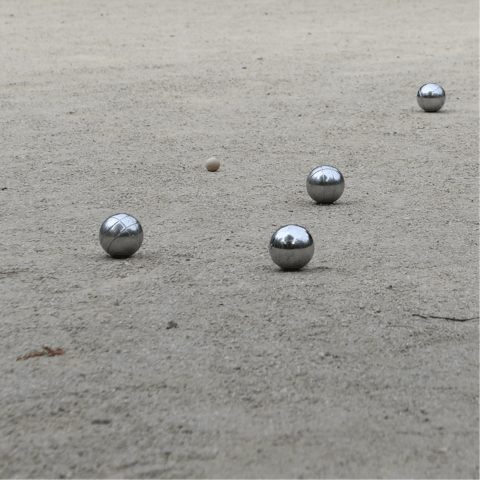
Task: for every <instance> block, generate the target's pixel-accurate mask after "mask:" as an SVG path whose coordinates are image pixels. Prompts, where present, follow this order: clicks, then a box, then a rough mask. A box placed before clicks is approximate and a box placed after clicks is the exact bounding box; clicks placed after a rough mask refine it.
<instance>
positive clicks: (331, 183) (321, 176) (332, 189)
mask: <svg viewBox="0 0 480 480" xmlns="http://www.w3.org/2000/svg"><path fill="white" fill-rule="evenodd" d="M344 189H345V180H344V178H343V175H342V174H341V173H340V171H339V170H337V169H336V168H335V167H331V166H330V165H323V166H321V167H317V168H314V169H313V170H312V171H311V172H310V174H309V175H308V177H307V192H308V194H309V195H310V196H311V197H312V198H313V200H315V201H316V202H317V203H333V202H335V201H336V200H338V199H339V198H340V197H341V196H342V193H343V190H344Z"/></svg>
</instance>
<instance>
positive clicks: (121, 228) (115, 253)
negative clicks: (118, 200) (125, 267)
mask: <svg viewBox="0 0 480 480" xmlns="http://www.w3.org/2000/svg"><path fill="white" fill-rule="evenodd" d="M99 239H100V245H101V246H102V248H103V249H104V250H105V251H106V252H107V253H108V254H109V255H110V256H111V257H113V258H124V257H129V256H130V255H133V254H134V253H135V252H136V251H137V250H138V249H139V248H140V246H141V245H142V242H143V229H142V226H141V225H140V223H139V221H138V220H137V219H136V218H135V217H132V216H131V215H127V214H126V213H119V214H117V215H113V217H109V218H107V219H106V220H105V221H104V222H103V223H102V226H101V227H100V235H99Z"/></svg>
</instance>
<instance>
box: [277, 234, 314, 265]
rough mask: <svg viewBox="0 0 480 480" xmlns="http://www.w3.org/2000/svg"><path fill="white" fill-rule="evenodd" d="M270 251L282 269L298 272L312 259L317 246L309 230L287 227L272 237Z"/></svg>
mask: <svg viewBox="0 0 480 480" xmlns="http://www.w3.org/2000/svg"><path fill="white" fill-rule="evenodd" d="M268 250H269V252H270V256H271V257H272V260H273V261H274V262H275V263H276V264H277V265H278V266H279V267H280V268H283V269H284V270H298V269H299V268H302V267H304V266H305V265H306V264H307V263H308V262H309V261H310V260H311V259H312V257H313V252H314V250H315V246H314V244H313V238H312V236H311V235H310V234H309V233H308V232H307V230H305V229H304V228H303V227H299V226H298V225H287V226H285V227H282V228H279V229H278V230H277V231H276V232H275V233H274V234H273V235H272V238H271V239H270V244H269V246H268Z"/></svg>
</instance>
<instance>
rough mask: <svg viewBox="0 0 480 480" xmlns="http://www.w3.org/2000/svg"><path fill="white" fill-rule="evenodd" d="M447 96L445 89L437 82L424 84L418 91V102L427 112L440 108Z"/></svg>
mask: <svg viewBox="0 0 480 480" xmlns="http://www.w3.org/2000/svg"><path fill="white" fill-rule="evenodd" d="M446 98H447V96H446V94H445V90H444V89H443V88H442V87H441V86H440V85H437V84H436V83H427V84H425V85H423V87H420V90H419V91H418V93H417V102H418V104H419V105H420V106H421V107H422V108H423V109H424V110H425V111H426V112H437V111H438V110H440V109H441V108H442V107H443V104H444V103H445V99H446Z"/></svg>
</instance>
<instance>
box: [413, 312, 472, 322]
mask: <svg viewBox="0 0 480 480" xmlns="http://www.w3.org/2000/svg"><path fill="white" fill-rule="evenodd" d="M412 317H420V318H424V319H427V318H438V319H440V320H449V321H450V322H468V321H469V320H478V317H472V318H455V317H438V316H437V315H427V316H425V315H419V314H418V313H414V314H413V315H412Z"/></svg>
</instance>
